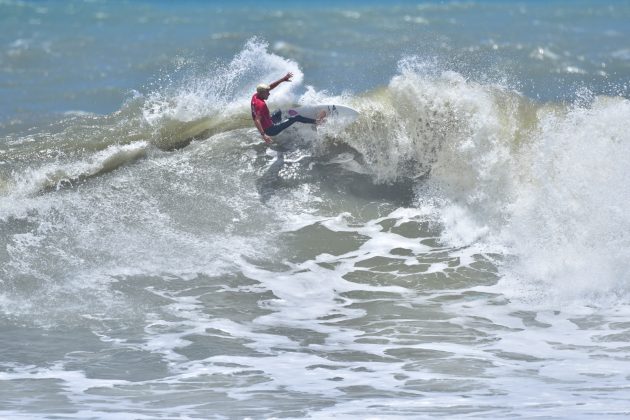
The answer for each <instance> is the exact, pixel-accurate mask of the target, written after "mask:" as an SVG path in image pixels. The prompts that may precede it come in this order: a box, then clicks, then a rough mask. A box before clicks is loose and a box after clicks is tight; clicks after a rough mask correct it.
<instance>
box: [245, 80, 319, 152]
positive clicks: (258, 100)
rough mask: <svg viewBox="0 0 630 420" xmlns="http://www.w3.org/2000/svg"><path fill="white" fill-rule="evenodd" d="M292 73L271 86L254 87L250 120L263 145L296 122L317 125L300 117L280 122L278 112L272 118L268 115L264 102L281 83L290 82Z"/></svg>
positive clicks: (313, 121) (263, 84)
mask: <svg viewBox="0 0 630 420" xmlns="http://www.w3.org/2000/svg"><path fill="white" fill-rule="evenodd" d="M292 77H293V73H291V72H289V73H287V74H286V75H285V76H284V77H283V78H281V79H278V80H276V81H275V82H273V83H271V84H269V85H268V84H265V83H261V84H259V85H258V86H256V93H255V94H254V96H252V119H253V120H254V124H255V125H256V128H257V129H258V132H260V135H261V136H262V138H263V140H264V141H265V143H267V144H270V143H271V142H272V140H271V137H270V136H275V135H278V134H279V133H280V132H281V131H282V130H284V129H285V128H288V127H290V126H291V125H293V124H294V123H296V122H300V123H304V124H317V122H318V121H317V120H314V119H312V118H306V117H303V116H301V115H295V116H293V117H290V118H289V119H287V120H286V121H283V122H280V120H281V118H282V116H281V113H280V111H277V112H275V113H274V115H273V117H272V116H271V115H270V114H269V108H267V103H266V102H265V100H266V99H267V98H269V92H270V91H271V90H272V89H274V88H275V87H276V86H278V85H279V84H280V83H282V82H290V81H291V78H292Z"/></svg>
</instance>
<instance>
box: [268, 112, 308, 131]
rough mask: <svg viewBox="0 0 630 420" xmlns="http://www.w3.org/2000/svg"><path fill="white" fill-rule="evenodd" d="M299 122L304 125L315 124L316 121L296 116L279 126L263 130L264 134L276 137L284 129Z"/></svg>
mask: <svg viewBox="0 0 630 420" xmlns="http://www.w3.org/2000/svg"><path fill="white" fill-rule="evenodd" d="M296 122H300V123H304V124H315V123H316V122H317V121H316V120H314V119H312V118H306V117H303V116H301V115H296V116H295V117H291V118H289V119H287V120H286V121H284V122H281V123H280V124H274V125H272V126H271V127H269V128H268V129H266V130H265V134H266V135H268V136H276V135H278V134H280V132H281V131H282V130H284V129H286V128H289V127H291V126H292V125H293V124H294V123H296Z"/></svg>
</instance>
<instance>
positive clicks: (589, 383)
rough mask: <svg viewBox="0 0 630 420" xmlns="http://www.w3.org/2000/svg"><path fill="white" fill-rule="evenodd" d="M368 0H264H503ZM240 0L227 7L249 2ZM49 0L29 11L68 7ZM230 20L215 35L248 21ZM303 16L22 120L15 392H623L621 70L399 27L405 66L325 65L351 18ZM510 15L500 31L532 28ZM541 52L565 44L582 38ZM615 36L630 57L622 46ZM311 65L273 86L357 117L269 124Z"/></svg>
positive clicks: (51, 410)
mask: <svg viewBox="0 0 630 420" xmlns="http://www.w3.org/2000/svg"><path fill="white" fill-rule="evenodd" d="M160 4H161V6H160V8H157V9H153V8H149V11H150V12H151V13H149V12H146V11H145V12H142V13H144V14H141V13H140V11H141V10H140V9H142V7H141V6H137V5H134V6H129V5H127V6H120V7H123V8H124V7H133V8H136V7H139V8H140V9H138V10H136V9H134V10H136V13H140V14H141V16H140V17H144V18H146V19H147V22H148V23H150V22H152V19H158V18H159V20H160V21H161V22H163V23H164V22H167V21H164V20H163V19H166V17H165V15H171V14H173V16H174V17H177V12H176V11H171V12H172V13H166V12H164V11H162V10H161V7H166V6H165V5H164V4H162V3H160ZM270 4H271V5H275V4H276V3H274V2H270ZM75 6H77V5H76V4H75ZM80 6H81V7H79V11H78V12H77V13H82V12H81V11H84V10H88V11H90V16H92V13H91V12H93V11H94V9H91V8H90V7H96V6H90V5H83V4H81V5H80ZM355 6H356V5H354V3H353V5H352V7H351V6H348V8H347V9H343V10H338V9H335V8H332V9H330V10H329V11H327V12H324V11H323V10H319V9H318V10H307V9H299V8H298V10H297V11H286V12H282V13H287V14H289V15H290V17H291V19H288V18H286V16H287V15H284V14H280V15H278V14H277V13H279V12H278V11H275V12H269V13H268V14H263V17H265V18H266V19H272V20H273V19H275V20H274V22H276V24H278V25H281V26H282V25H288V24H287V23H286V22H287V21H288V22H291V21H295V19H297V18H298V17H300V16H302V17H304V16H311V18H313V16H312V15H314V16H315V17H317V16H319V17H322V16H325V18H326V19H327V20H326V22H329V23H331V22H332V23H339V22H345V25H346V28H353V30H356V28H357V27H356V26H354V25H360V24H363V25H368V24H371V23H373V24H374V25H376V23H375V22H381V21H383V22H385V23H382V24H384V25H385V28H384V29H382V30H384V31H388V30H391V31H394V30H398V29H395V28H398V26H399V25H393V23H396V22H397V23H398V24H400V22H405V25H414V26H413V27H424V26H425V25H428V26H429V27H431V25H432V23H431V22H438V21H439V22H441V24H440V25H442V24H443V25H445V26H444V27H450V26H448V25H452V23H448V21H447V20H446V19H443V20H439V19H438V18H439V17H444V16H446V15H448V16H454V17H453V18H454V19H461V18H462V17H466V16H468V17H469V18H472V17H474V16H476V13H481V12H484V13H489V12H492V11H494V12H500V11H502V10H504V9H502V7H505V6H504V5H502V4H501V2H470V3H459V2H456V3H445V4H442V3H440V4H432V3H427V4H425V5H420V6H414V7H413V8H412V9H409V8H405V7H406V6H405V7H403V6H401V7H400V8H399V9H397V10H389V9H388V10H387V11H386V12H385V11H383V10H381V9H378V7H377V6H374V5H372V4H371V3H370V2H368V3H367V5H366V6H362V7H363V8H361V7H359V6H356V7H355ZM3 7H4V8H10V7H25V8H27V9H28V10H31V9H33V7H35V6H33V5H31V4H29V3H26V4H22V6H18V4H17V3H13V2H10V1H8V2H0V8H3ZM77 7H78V6H77ZM103 7H105V5H103ZM147 7H148V6H147ZM169 7H175V8H176V6H173V5H171V6H169ZM181 7H192V6H190V5H187V6H181ZM234 7H235V8H230V7H226V9H225V10H223V11H221V12H219V11H216V13H217V14H226V15H230V14H231V15H230V16H238V17H239V19H240V18H242V19H246V18H245V17H244V16H249V14H247V15H246V14H245V12H243V11H239V10H240V9H238V7H236V6H234ZM528 7H532V8H533V7H535V6H532V5H527V7H526V6H521V7H520V9H519V10H518V12H514V13H518V14H521V15H522V14H525V15H528V13H532V12H531V11H528V10H527V8H528ZM540 7H542V6H540ZM41 8H42V9H40V10H39V12H37V11H35V9H33V10H32V11H31V12H29V13H37V14H39V15H43V16H46V14H47V13H49V12H48V11H45V10H44V9H45V8H46V7H45V6H41ZM621 9H623V8H621ZM142 10H144V9H142ZM178 10H179V9H178ZM274 10H275V9H274ZM545 10H546V9H545ZM571 10H573V9H571ZM624 10H625V9H624ZM379 11H380V12H379ZM569 11H570V10H569ZM110 12H111V13H112V14H113V15H116V13H115V12H113V11H110ZM556 12H557V13H560V11H556ZM25 13H26V12H25ZM51 13H52V12H51ZM54 13H61V12H59V11H56V12H54ZM64 13H65V12H64ZM103 13H105V12H103ZM265 13H267V12H265ZM274 13H276V14H274ZM291 13H294V14H297V15H293V14H291ZM300 13H303V15H300ZM536 13H538V14H540V13H542V12H541V11H540V10H538V9H537V11H536ZM536 13H534V15H536V16H538V15H537V14H536ZM564 13H567V10H565V11H564ZM575 13H577V14H578V15H579V16H583V15H584V14H585V13H586V12H584V11H582V12H579V13H578V12H575ZM575 13H574V14H572V15H571V16H573V18H575ZM610 13H612V12H611V11H610V10H608V9H606V10H603V9H602V10H601V11H600V14H599V15H597V16H595V17H593V16H591V19H592V20H591V22H598V21H599V20H598V19H600V18H601V17H602V16H603V15H606V16H607V14H610ZM618 13H621V12H619V11H618ZM108 16H109V17H108ZM173 16H171V17H172V18H173V21H169V22H171V23H169V24H173V25H178V23H177V19H175V18H174V17H173ZM589 16H590V15H589ZM110 17H111V15H107V14H104V15H101V14H99V15H98V16H96V15H94V16H92V18H93V19H96V20H97V21H100V20H107V19H109V18H110ZM140 17H139V19H140ZM285 18H286V19H285ZM293 18H295V19H293ZM377 18H381V21H379V20H378V19H377ZM556 18H557V19H561V18H560V17H556ZM190 19H191V20H188V21H187V24H188V25H193V23H194V21H195V20H194V19H193V18H192V17H191V18H190ZM226 19H227V20H226V22H232V25H234V26H236V23H234V22H237V21H238V20H234V19H233V20H229V19H228V18H226ZM247 19H249V17H248V18H247ZM565 19H566V20H569V18H568V17H566V18H565ZM134 22H135V23H141V22H139V21H138V20H134ZM147 22H145V23H147ZM191 22H193V23H191ZM247 22H249V23H250V24H251V25H255V24H256V22H258V24H261V25H262V23H260V21H259V20H256V19H254V20H253V21H251V22H250V21H249V20H248V21H247ZM278 22H284V23H278ZM308 22H310V21H306V20H304V21H302V23H303V25H307V26H308V25H310V23H308ZM357 22H359V23H357ZM360 22H363V23H360ZM365 22H368V23H365ZM370 22H371V23H370ZM388 22H389V23H390V24H392V25H389V26H388V25H387V23H388ZM541 22H542V23H541ZM541 22H539V24H544V23H545V22H546V21H544V20H543V21H541ZM164 24H166V23H164ZM217 25H219V24H217ZM193 26H194V25H193ZM499 26H500V25H499ZM178 27H179V26H178ZM179 28H180V29H181V27H179ZM291 28H292V27H291V25H288V27H284V26H283V27H282V29H285V30H287V31H291V30H294V31H295V28H293V29H291ZM387 28H390V29H387ZM440 28H442V26H440ZM300 30H303V28H301V29H300ZM470 30H471V31H472V32H474V31H473V30H472V29H470ZM132 32H133V31H132ZM350 32H352V31H350ZM472 32H471V33H472ZM133 33H135V32H133ZM291 33H293V32H291ZM230 34H231V32H229V31H227V29H226V30H225V31H220V32H218V29H217V31H216V32H214V35H213V36H215V37H216V38H217V39H216V40H219V39H220V40H221V42H225V43H228V44H230V43H232V42H234V41H233V40H232V41H230V40H231V39H232V37H233V36H234V35H233V34H232V35H230ZM402 35H404V34H401V37H402ZM366 36H367V35H366ZM606 36H607V37H609V38H613V39H616V35H614V33H610V34H608V35H606ZM211 38H212V37H211ZM368 38H369V37H368ZM391 38H393V37H391ZM212 39H214V38H212ZM273 39H275V38H273ZM282 39H285V40H284V41H276V42H273V43H271V44H269V43H267V42H266V41H265V40H264V39H262V38H258V37H257V38H251V39H247V40H245V41H244V42H241V43H239V44H238V47H237V48H236V49H233V51H236V53H234V52H232V53H231V54H229V55H227V56H226V57H223V58H221V57H213V59H212V60H208V61H207V62H204V64H203V65H200V64H199V62H194V61H188V60H186V59H183V58H182V57H175V58H174V63H175V68H174V69H171V70H169V71H168V72H166V73H165V74H162V73H160V76H159V77H156V80H154V81H151V83H147V87H146V88H143V89H141V90H142V92H140V91H132V92H128V93H127V96H126V99H125V100H124V101H122V103H121V105H119V106H118V108H117V109H116V110H115V111H114V112H111V113H102V114H97V113H93V112H87V111H72V112H67V111H66V112H64V113H63V114H62V115H58V116H57V117H53V118H50V115H47V116H46V117H45V118H44V120H43V121H42V122H40V125H38V126H35V127H33V128H31V129H26V130H18V129H16V130H15V131H14V132H12V134H6V135H5V137H3V138H2V139H1V140H0V243H2V244H3V246H2V247H0V387H1V388H2V392H0V415H2V416H6V417H11V418H29V417H33V416H41V415H44V416H49V417H64V418H85V417H99V418H127V417H133V418H155V417H164V416H166V417H181V418H199V417H226V418H233V417H238V418H240V417H243V418H245V417H252V418H257V417H291V418H300V417H305V418H313V417H315V418H319V417H321V418H328V417H344V418H366V417H374V416H376V417H381V416H382V417H388V418H399V417H400V418H402V417H405V418H406V417H413V418H418V417H420V418H424V417H426V418H429V417H435V416H451V417H452V416H455V417H458V416H475V415H481V416H484V417H505V416H523V417H533V416H543V417H566V416H568V417H571V418H587V417H588V418H591V417H593V416H597V417H598V418H602V417H603V418H606V417H614V416H617V415H618V414H619V413H625V412H626V411H627V396H626V394H627V377H626V373H625V372H626V370H627V369H626V364H627V363H626V360H627V357H626V356H627V336H628V325H629V324H628V319H630V312H629V311H628V305H627V302H628V298H629V297H630V281H629V280H630V271H629V269H628V261H630V259H629V258H628V257H629V255H628V253H629V251H628V250H630V237H629V234H628V232H630V208H629V207H630V204H628V203H630V187H629V186H628V183H627V180H626V178H627V176H626V174H628V173H630V167H629V165H630V164H629V163H628V158H627V157H628V155H629V152H630V151H629V150H628V147H629V146H628V145H629V144H630V132H629V131H628V129H627V127H628V115H630V101H629V100H628V99H627V97H624V95H623V89H624V88H623V86H616V87H611V86H609V87H610V89H609V90H610V92H608V93H611V92H613V93H614V91H617V92H621V93H622V94H619V95H614V94H612V93H611V94H605V93H606V92H604V90H603V89H599V88H595V87H592V86H591V87H592V89H588V88H585V87H583V86H582V87H578V88H575V89H574V90H571V92H565V93H566V96H567V97H568V96H571V97H573V100H571V101H552V100H541V99H540V98H535V97H534V96H535V95H527V94H525V93H524V92H523V89H522V87H523V86H522V85H521V84H519V83H514V80H513V79H512V78H510V77H505V74H500V72H499V73H495V72H492V71H491V70H490V69H488V68H487V67H483V68H482V67H477V64H475V63H473V64H474V65H471V66H470V67H468V68H465V67H466V66H463V65H462V63H459V62H457V60H456V57H455V55H453V56H452V57H451V59H450V60H447V59H445V58H444V57H443V56H439V55H437V54H418V53H417V51H414V50H411V49H406V50H405V52H400V51H402V50H401V49H398V50H396V51H397V54H398V57H397V58H396V60H394V61H393V63H391V65H390V66H389V67H388V68H387V70H386V73H387V76H384V74H383V70H382V69H381V68H380V66H384V64H383V63H384V62H386V61H387V60H386V59H385V58H383V60H382V61H379V62H378V66H377V65H376V64H375V69H376V67H378V69H379V70H378V71H380V72H381V73H379V75H378V77H379V78H380V79H383V83H372V82H374V80H370V83H372V84H370V86H369V87H368V88H361V89H359V90H357V91H352V90H345V89H338V90H336V89H330V88H329V89H328V90H324V89H321V88H318V87H317V85H310V84H308V83H310V81H311V79H310V77H309V71H307V70H306V69H310V70H311V71H312V72H314V73H317V72H316V70H315V69H316V68H317V63H315V64H314V63H313V61H311V59H309V58H308V57H310V56H311V55H314V56H315V57H319V58H320V59H321V60H323V59H322V57H328V55H327V54H330V57H333V59H330V58H329V59H328V60H329V61H326V63H328V64H329V65H330V66H331V67H334V68H335V69H338V68H339V67H337V66H342V64H343V63H339V61H340V59H339V55H334V54H333V53H335V51H336V50H335V48H336V46H337V47H338V48H341V47H342V46H343V45H345V44H343V45H342V46H339V44H338V43H335V42H334V39H338V38H334V37H332V36H331V37H330V38H326V40H325V41H322V43H325V44H326V46H327V48H328V49H327V50H326V49H325V51H322V50H313V51H311V53H312V54H308V51H305V50H303V49H300V48H298V45H302V44H300V42H299V38H289V37H288V36H287V37H284V38H282ZM288 39H291V41H289V40H288ZM342 39H345V38H342ZM352 39H353V40H352V42H354V43H358V42H363V41H365V42H372V43H373V42H374V39H368V40H363V39H361V40H357V39H355V38H352ZM386 39H389V38H386ZM401 39H402V38H401ZM216 40H215V41H216ZM338 42H340V41H338ZM348 42H350V41H348ZM352 42H351V43H352ZM401 42H402V41H401ZM488 42H490V41H488ZM523 42H524V41H523ZM506 43H507V44H509V45H510V46H511V47H509V46H508V45H506V44H500V43H495V42H494V41H493V42H492V43H489V44H488V46H487V47H488V48H489V49H490V50H492V51H494V49H493V46H494V45H496V46H497V49H500V48H508V47H509V48H514V51H521V50H519V49H518V48H517V47H516V41H514V42H512V41H510V42H507V41H506ZM29 45H34V44H29ZM230 45H231V44H230ZM453 45H459V44H457V42H456V41H455V40H453ZM481 45H485V44H483V43H482V44H481ZM523 45H529V44H523ZM523 45H522V48H525V47H523ZM53 46H54V43H53V44H52V45H51V48H52V47H53ZM390 47H391V46H390ZM14 48H16V49H20V48H21V50H20V51H22V52H20V54H26V52H29V54H31V53H33V52H32V51H30V50H29V49H28V48H27V47H26V46H24V45H23V44H20V43H18V44H16V45H15V46H14ZM226 48H227V47H226ZM303 48H306V47H303ZM36 50H37V48H36ZM366 51H367V52H366V56H369V55H370V54H368V52H369V51H371V50H367V49H366ZM533 51H538V50H533ZM615 51H616V50H615ZM530 53H531V51H530V50H529V48H528V53H527V54H526V56H527V57H528V60H530V59H531V60H534V62H535V63H538V64H541V63H548V64H550V63H553V65H554V66H556V67H558V66H559V67H558V68H565V67H566V66H568V65H569V64H571V63H572V61H571V60H572V57H573V56H572V55H571V54H566V55H563V54H557V55H556V54H552V51H551V50H547V49H543V51H542V52H541V51H538V53H539V55H538V56H535V57H530ZM3 54H5V55H6V54H8V53H6V52H3ZM15 54H18V53H15ZM33 54H36V52H35V53H33ZM337 54H338V53H337ZM484 56H485V55H484ZM23 58H24V56H23ZM346 58H347V59H348V60H347V61H346V64H347V65H349V66H350V65H351V62H352V60H351V59H354V60H357V61H358V62H360V63H363V61H361V60H363V59H366V60H368V59H373V57H363V58H362V57H354V58H353V56H350V55H349V56H347V57H346ZM14 59H15V60H17V58H15V57H14ZM24 59H25V58H24ZM321 60H320V61H321ZM614 60H616V61H614V63H615V65H617V66H618V68H620V69H623V64H620V63H622V61H623V60H624V58H623V53H622V52H619V53H618V54H617V55H615V58H614ZM578 61H579V60H578ZM12 63H13V64H11V65H17V64H15V63H14V62H12ZM584 63H585V64H583V67H584V68H588V69H589V72H590V73H589V74H591V75H592V74H594V73H593V72H594V71H595V70H593V69H592V68H591V67H592V66H590V64H588V60H586V58H585V60H584ZM591 64H592V63H591ZM541 65H542V64H541ZM589 66H590V67H589ZM534 67H536V66H534ZM352 68H356V67H352ZM536 68H539V67H536ZM287 71H291V72H293V73H294V79H293V82H292V83H285V84H282V85H280V86H279V87H278V88H277V89H275V90H274V91H273V92H272V96H271V98H270V100H269V104H270V107H273V108H282V107H284V106H287V105H306V104H326V103H336V104H341V105H346V106H350V107H352V108H355V109H357V110H358V111H359V113H360V116H359V118H358V119H357V120H356V121H355V122H353V123H352V124H351V125H349V126H348V127H346V128H344V129H339V127H335V126H334V125H332V124H331V125H325V124H324V125H322V126H320V127H318V128H317V129H316V130H312V129H311V128H310V127H308V128H304V127H302V128H300V129H296V130H295V131H293V132H292V133H293V134H291V136H293V135H295V139H294V138H289V140H288V143H289V145H288V146H287V145H286V144H285V145H273V146H271V147H265V146H264V145H263V144H262V143H261V142H260V137H259V135H258V133H257V132H256V130H255V129H254V128H253V126H252V122H251V116H250V111H249V100H250V97H251V95H252V93H253V91H254V89H255V86H256V84H258V83H259V82H260V81H266V82H270V81H273V80H275V79H277V78H278V77H280V76H281V75H283V74H284V73H286V72H287ZM375 71H376V70H375ZM584 71H586V70H584ZM534 73H535V72H534ZM565 73H566V72H565ZM318 74H319V76H318V77H320V78H325V77H324V76H322V75H321V73H318ZM567 74H571V75H574V76H575V75H580V74H581V73H579V72H574V73H567ZM582 76H584V75H583V74H582ZM571 77H573V76H571ZM575 77H577V76H575ZM611 80H612V78H611ZM332 83H333V84H334V81H333V82H332ZM365 83H368V82H365ZM615 83H616V82H615V81H614V80H612V81H611V85H614V84H615ZM567 89H568V88H567ZM626 96H627V95H626ZM9 125H11V124H9ZM18 125H19V124H17V125H11V127H13V128H12V129H11V130H13V129H14V128H16V127H18ZM11 130H9V131H11ZM289 137H290V136H289ZM298 140H299V141H298ZM25 384H27V385H28V387H26V385H25ZM602 389H606V404H605V406H602V404H601V401H602V400H601V398H602V394H601V390H602ZM34 392H36V393H38V395H40V396H41V398H40V399H33V398H32V396H33V393H34ZM157 393H159V403H156V399H155V398H156V395H158V394H157ZM105 402H106V403H105ZM42 413H43V414H42Z"/></svg>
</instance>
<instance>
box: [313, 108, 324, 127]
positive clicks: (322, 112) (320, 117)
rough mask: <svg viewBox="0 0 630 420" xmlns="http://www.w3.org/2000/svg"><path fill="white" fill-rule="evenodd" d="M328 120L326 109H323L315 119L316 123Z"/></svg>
mask: <svg viewBox="0 0 630 420" xmlns="http://www.w3.org/2000/svg"><path fill="white" fill-rule="evenodd" d="M325 121H326V111H324V110H321V111H319V114H317V119H316V120H315V124H317V125H320V124H323V123H324V122H325Z"/></svg>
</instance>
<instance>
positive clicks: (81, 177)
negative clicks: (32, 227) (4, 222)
mask: <svg viewBox="0 0 630 420" xmlns="http://www.w3.org/2000/svg"><path fill="white" fill-rule="evenodd" d="M147 149H148V143H147V142H145V141H141V142H136V143H131V144H126V145H112V146H109V147H108V148H107V149H105V150H102V151H100V152H97V153H96V154H94V155H93V156H92V157H91V158H90V159H88V160H84V161H78V162H70V163H66V164H49V165H46V166H43V167H41V168H37V169H29V170H27V171H25V172H24V173H22V174H20V175H17V176H15V180H14V181H13V183H12V184H13V186H12V187H9V188H10V189H11V191H12V193H13V194H14V195H18V196H28V195H33V194H38V193H43V192H47V191H51V190H59V189H61V188H64V187H67V186H73V185H76V184H78V183H81V182H83V181H85V180H87V179H90V178H93V177H96V176H100V175H103V174H105V173H108V172H111V171H113V170H115V169H118V168H120V167H121V166H123V165H126V164H128V163H130V162H133V161H136V160H137V159H140V158H142V157H144V156H146V153H147ZM7 184H11V183H7Z"/></svg>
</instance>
